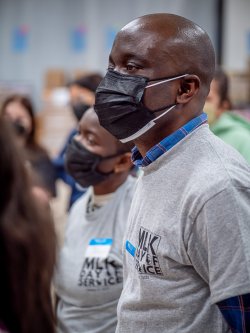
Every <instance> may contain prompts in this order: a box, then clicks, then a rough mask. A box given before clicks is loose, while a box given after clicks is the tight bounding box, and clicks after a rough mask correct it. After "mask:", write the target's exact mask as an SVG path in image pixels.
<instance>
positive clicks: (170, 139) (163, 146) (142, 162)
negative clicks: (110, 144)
mask: <svg viewBox="0 0 250 333" xmlns="http://www.w3.org/2000/svg"><path fill="white" fill-rule="evenodd" d="M205 123H207V114H206V113H204V112H203V113H202V114H200V115H199V116H197V117H195V118H193V119H192V120H190V121H189V122H188V123H186V124H185V125H184V126H182V127H181V128H179V129H178V130H177V131H175V132H174V133H172V134H170V135H169V136H167V137H166V138H164V139H163V140H162V141H161V142H159V143H158V144H156V145H155V146H154V147H152V148H151V149H150V150H149V151H148V152H147V153H146V155H145V157H142V155H141V154H140V152H139V150H138V148H137V147H134V148H133V149H132V162H133V163H134V165H136V166H137V167H145V166H147V165H149V164H151V163H152V162H154V161H155V160H156V159H157V158H158V157H160V156H161V155H163V154H164V153H165V152H166V151H168V150H170V149H171V148H172V147H174V146H175V145H176V144H177V143H178V142H179V141H181V140H182V139H184V138H185V137H186V136H187V135H188V134H190V133H191V132H192V131H194V130H195V129H196V128H197V127H199V126H201V125H202V124H205Z"/></svg>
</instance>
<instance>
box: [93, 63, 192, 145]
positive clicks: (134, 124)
mask: <svg viewBox="0 0 250 333" xmlns="http://www.w3.org/2000/svg"><path fill="white" fill-rule="evenodd" d="M186 75H187V74H183V75H179V76H176V77H172V78H161V79H154V80H149V79H148V78H146V77H144V76H133V75H124V74H120V73H118V72H115V71H113V70H111V69H109V70H108V71H107V74H106V75H105V77H104V79H103V80H102V82H101V83H100V85H99V87H98V88H97V90H96V99H95V105H94V109H95V111H96V113H97V116H98V118H99V122H100V124H101V125H102V126H103V127H104V128H105V129H106V130H107V131H109V132H110V133H111V134H112V135H114V136H115V137H116V138H117V139H118V140H120V141H121V142H123V143H125V142H128V141H131V140H134V139H136V138H138V137H139V136H141V135H142V134H144V133H145V132H147V131H148V130H149V129H150V128H151V127H153V126H154V125H155V121H156V120H157V119H159V118H160V117H162V116H163V115H165V114H166V113H167V112H169V111H170V110H172V109H173V108H174V107H175V106H176V104H171V105H167V106H164V107H162V108H160V109H157V110H153V111H152V110H149V109H148V108H147V107H145V106H144V105H143V102H142V97H143V94H144V90H145V89H148V88H150V87H152V86H155V85H158V84H161V83H164V82H168V81H172V80H176V79H179V78H182V77H184V76H186ZM152 81H160V82H156V83H153V84H150V85H148V83H149V82H152ZM163 110H165V112H164V113H162V114H161V115H160V116H159V117H156V116H155V114H154V113H155V112H159V111H163Z"/></svg>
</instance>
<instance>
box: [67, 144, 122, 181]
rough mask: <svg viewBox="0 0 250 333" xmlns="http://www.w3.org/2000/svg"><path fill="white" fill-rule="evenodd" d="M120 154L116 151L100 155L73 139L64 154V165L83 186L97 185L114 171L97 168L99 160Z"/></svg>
mask: <svg viewBox="0 0 250 333" xmlns="http://www.w3.org/2000/svg"><path fill="white" fill-rule="evenodd" d="M118 155H120V154H119V153H116V154H114V155H110V156H107V157H102V156H100V155H98V154H94V153H92V152H90V151H89V150H87V149H86V148H85V147H84V146H83V145H82V144H81V143H80V142H78V141H76V140H75V139H73V140H72V141H71V143H70V144H69V145H68V147H67V150H66V155H65V166H66V169H67V171H68V172H69V174H70V175H71V176H72V177H73V178H74V179H75V181H76V182H77V183H79V184H80V185H81V186H83V187H88V186H90V185H97V184H99V183H101V182H103V181H104V180H106V179H107V178H108V177H109V176H110V175H111V174H113V173H114V172H113V171H111V172H108V173H103V172H100V171H98V170H97V168H98V165H99V164H100V162H101V161H103V160H107V159H109V158H113V157H116V156H118Z"/></svg>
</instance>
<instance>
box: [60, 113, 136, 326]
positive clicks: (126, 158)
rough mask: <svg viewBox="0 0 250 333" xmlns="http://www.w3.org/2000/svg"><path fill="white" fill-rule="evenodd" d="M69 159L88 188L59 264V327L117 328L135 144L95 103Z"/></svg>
mask: <svg viewBox="0 0 250 333" xmlns="http://www.w3.org/2000/svg"><path fill="white" fill-rule="evenodd" d="M65 160H66V166H67V169H68V170H69V172H70V174H71V175H72V177H73V178H74V179H75V180H76V182H77V183H79V184H80V185H82V186H83V187H88V190H87V192H86V193H85V195H84V196H82V197H81V198H80V199H78V200H77V201H76V202H75V204H74V205H73V206H72V208H71V210H70V213H69V219H68V224H67V227H66V236H65V243H64V246H63V248H62V250H61V253H60V257H59V261H58V265H57V270H56V275H55V289H56V294H57V298H58V302H57V309H56V314H57V322H58V327H57V332H58V333H73V332H74V333H76V332H79V333H80V332H85V333H90V332H95V333H114V332H115V327H116V322H117V317H116V307H117V303H118V299H119V297H120V293H121V290H122V285H123V266H122V239H123V234H124V231H125V228H126V224H127V217H128V211H129V208H130V204H131V201H132V195H133V192H134V184H135V178H134V177H132V176H130V175H129V173H130V169H131V167H132V163H131V153H130V147H129V146H127V145H124V144H122V143H120V142H119V141H118V140H117V139H116V138H115V137H113V136H112V135H111V134H110V133H108V132H107V131H106V130H105V129H104V128H103V127H101V126H100V124H99V121H98V118H97V115H96V114H95V112H94V110H93V109H92V108H91V109H89V110H88V111H87V112H86V113H85V114H84V115H83V118H82V120H81V121H80V124H79V134H77V135H76V136H75V137H74V138H73V139H72V141H71V143H70V144H69V145H68V148H67V151H66V156H65Z"/></svg>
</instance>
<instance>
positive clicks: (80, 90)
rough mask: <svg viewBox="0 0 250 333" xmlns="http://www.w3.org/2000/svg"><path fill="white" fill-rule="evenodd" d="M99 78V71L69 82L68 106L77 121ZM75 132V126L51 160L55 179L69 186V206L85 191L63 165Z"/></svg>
mask: <svg viewBox="0 0 250 333" xmlns="http://www.w3.org/2000/svg"><path fill="white" fill-rule="evenodd" d="M101 80H102V76H101V75H100V74H99V73H92V74H88V75H85V76H82V77H81V78H79V79H77V80H74V81H72V82H70V83H69V85H68V89H69V94H70V107H71V109H72V112H73V113H74V116H75V119H76V122H77V123H78V122H79V120H80V119H81V117H82V115H83V114H84V112H85V111H86V110H87V109H88V108H89V107H90V106H92V105H93V104H94V102H95V91H96V88H97V87H98V85H99V83H100V82H101ZM76 133H77V128H74V129H73V130H72V131H71V132H70V134H69V136H68V137H67V138H66V141H65V143H64V144H63V147H62V149H61V151H60V152H59V154H58V156H57V157H56V158H55V159H54V161H53V162H54V166H55V168H56V176H57V179H61V180H63V181H64V182H65V183H66V184H67V185H69V186H70V187H71V194H70V199H69V208H70V207H71V205H72V204H73V203H74V202H75V201H76V200H77V199H78V198H79V197H80V196H81V195H82V194H83V193H84V192H85V191H86V189H83V188H81V187H80V186H79V185H77V183H76V182H75V180H74V179H73V178H72V177H71V176H70V175H69V174H68V173H67V172H66V170H65V167H64V155H65V152H66V149H67V145H68V143H69V142H70V141H71V139H72V138H73V137H74V136H75V134H76Z"/></svg>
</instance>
